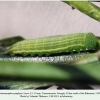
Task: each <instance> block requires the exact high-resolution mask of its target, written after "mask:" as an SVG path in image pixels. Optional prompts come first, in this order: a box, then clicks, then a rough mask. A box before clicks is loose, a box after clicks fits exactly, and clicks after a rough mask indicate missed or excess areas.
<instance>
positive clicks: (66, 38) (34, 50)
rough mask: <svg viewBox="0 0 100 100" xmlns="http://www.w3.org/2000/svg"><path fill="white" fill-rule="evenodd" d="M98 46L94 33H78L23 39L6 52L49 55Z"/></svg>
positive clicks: (23, 54)
mask: <svg viewBox="0 0 100 100" xmlns="http://www.w3.org/2000/svg"><path fill="white" fill-rule="evenodd" d="M97 48H98V41H97V38H96V37H95V35H94V34H93V33H87V34H86V33H77V34H69V35H62V36H52V37H45V38H38V39H31V40H23V41H20V42H17V43H15V44H13V45H12V46H11V47H10V48H9V50H7V51H6V52H4V54H10V55H12V56H13V55H17V54H19V55H22V56H27V55H31V56H35V55H38V56H43V55H45V56H49V55H51V54H56V53H62V52H71V53H72V52H73V51H77V52H80V51H81V50H82V51H86V50H93V49H97Z"/></svg>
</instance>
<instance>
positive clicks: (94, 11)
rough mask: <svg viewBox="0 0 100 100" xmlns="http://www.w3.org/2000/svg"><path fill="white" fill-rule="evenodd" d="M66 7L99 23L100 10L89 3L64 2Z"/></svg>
mask: <svg viewBox="0 0 100 100" xmlns="http://www.w3.org/2000/svg"><path fill="white" fill-rule="evenodd" d="M63 2H65V3H67V4H68V5H70V6H72V7H74V8H76V9H78V10H79V11H81V12H82V13H84V14H86V15H88V16H89V17H91V18H93V19H95V20H97V21H100V8H99V7H98V6H96V5H94V4H93V3H91V2H89V1H66V0H63Z"/></svg>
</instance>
